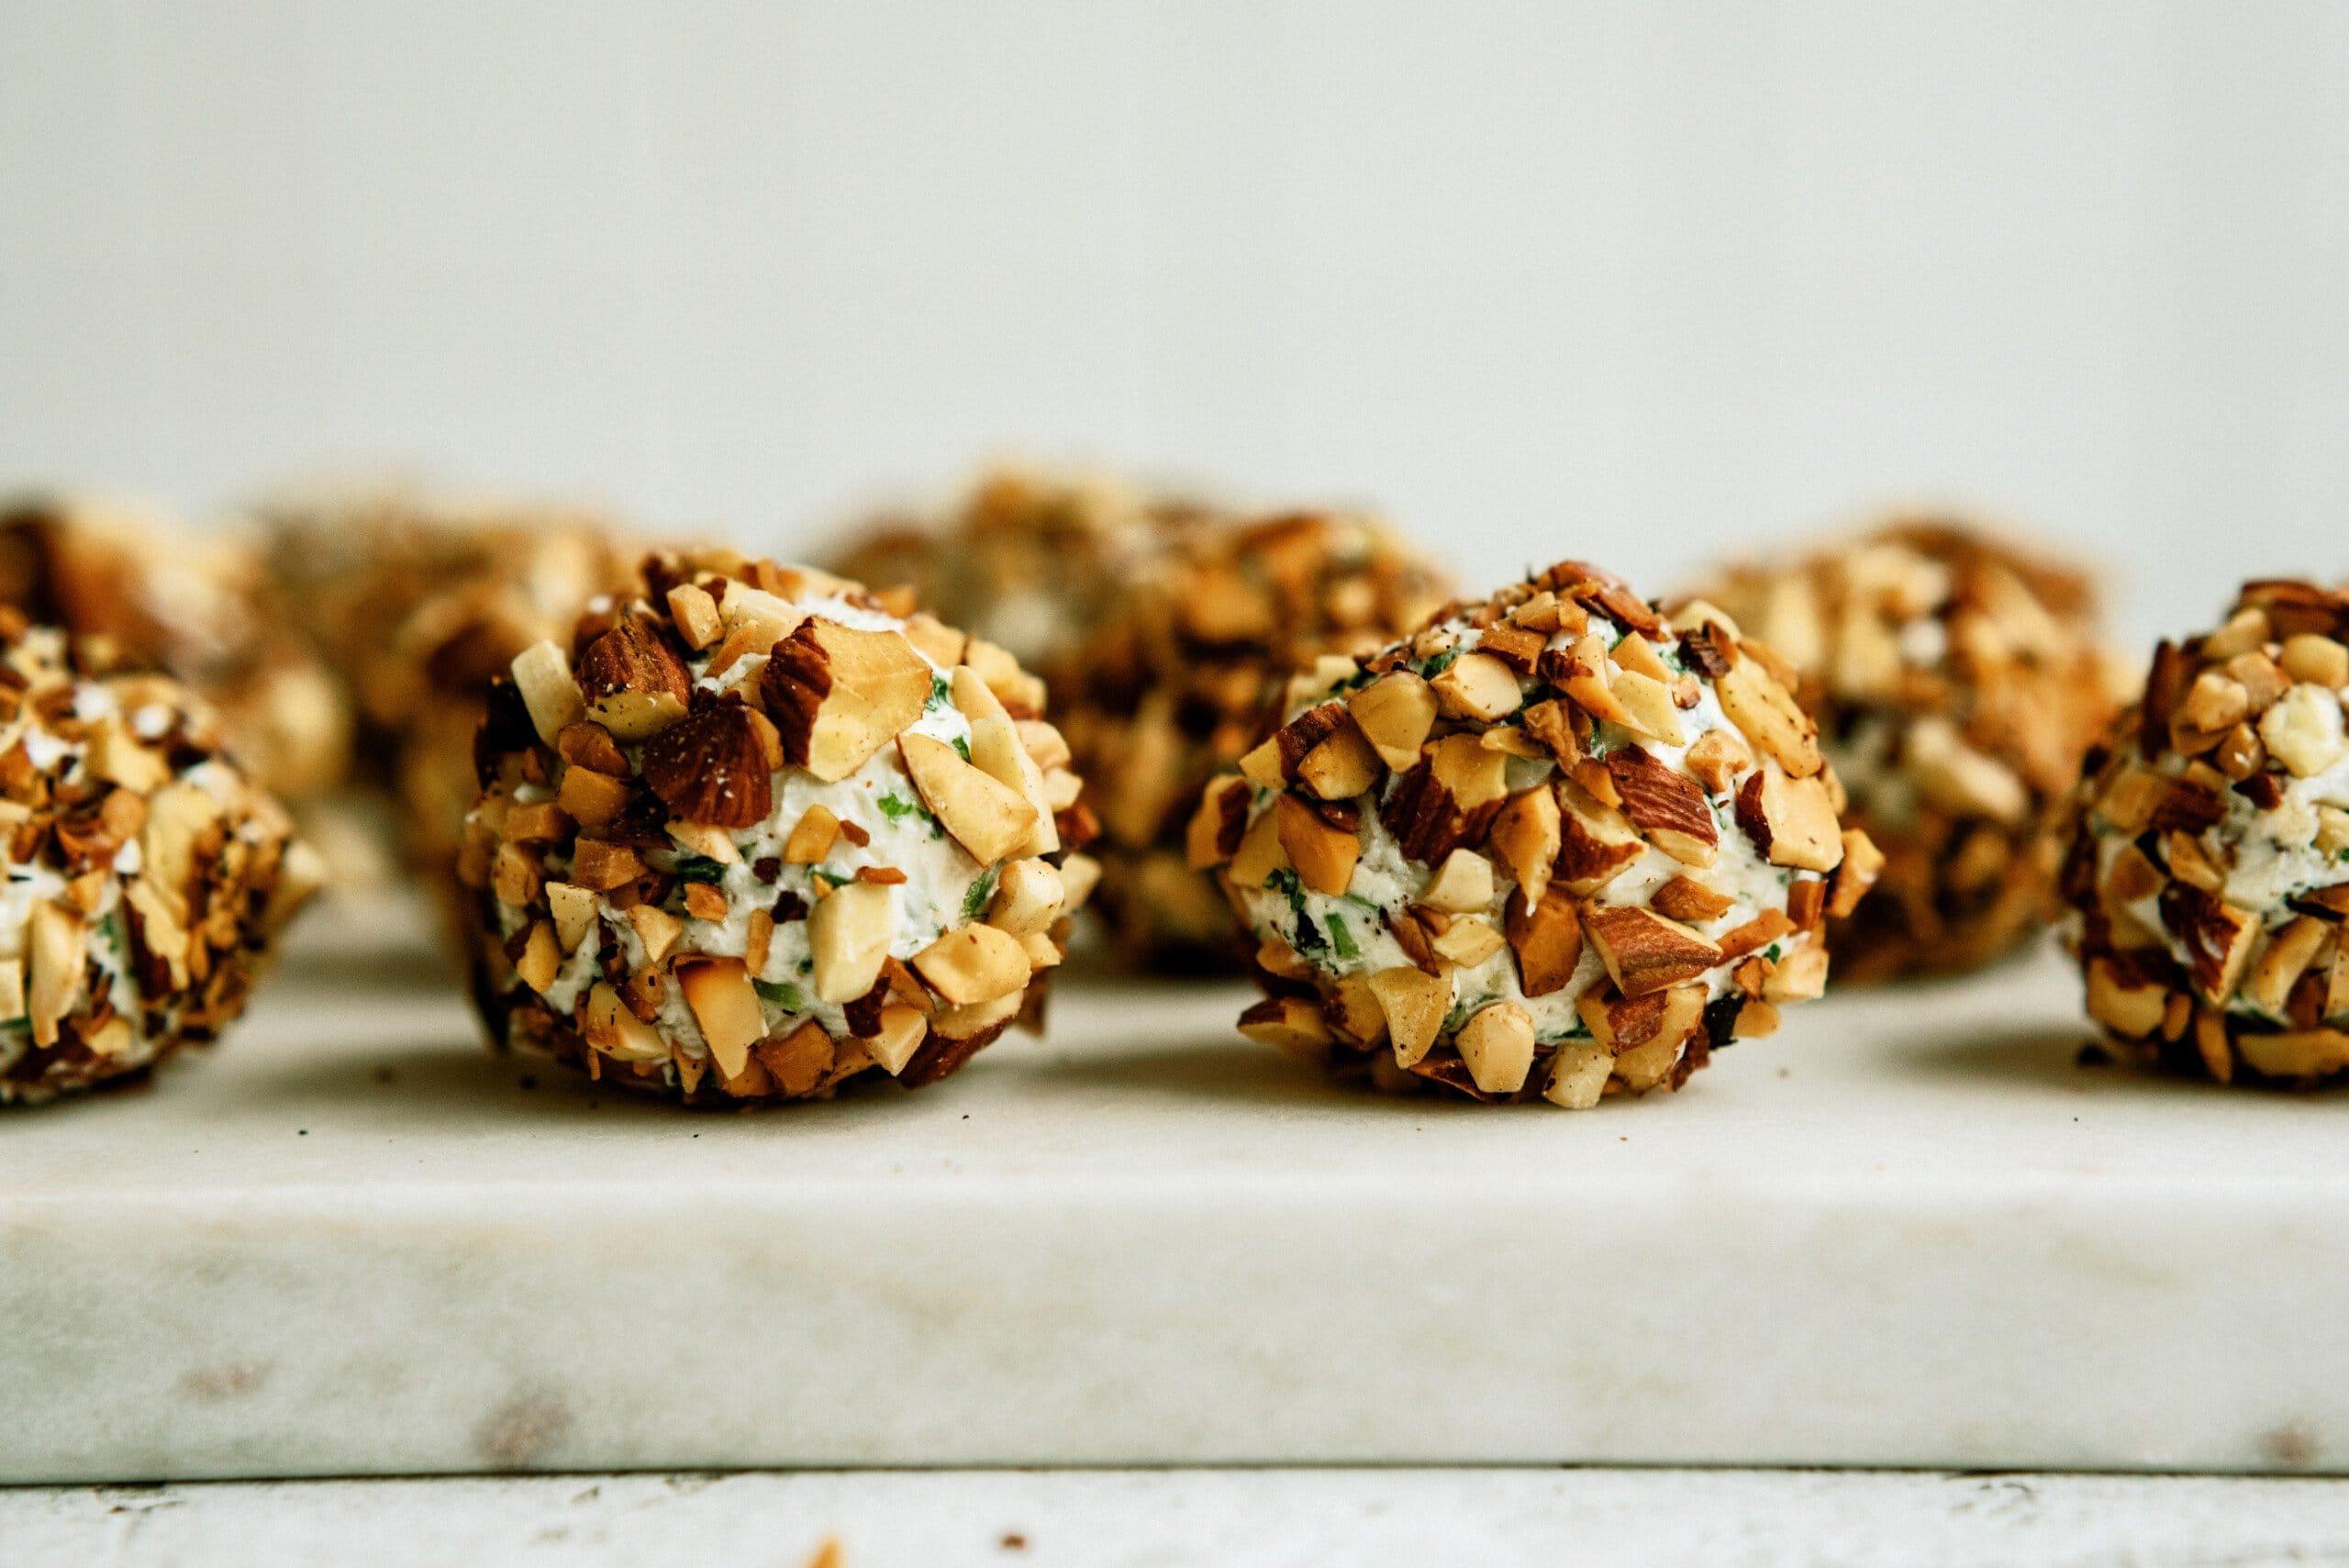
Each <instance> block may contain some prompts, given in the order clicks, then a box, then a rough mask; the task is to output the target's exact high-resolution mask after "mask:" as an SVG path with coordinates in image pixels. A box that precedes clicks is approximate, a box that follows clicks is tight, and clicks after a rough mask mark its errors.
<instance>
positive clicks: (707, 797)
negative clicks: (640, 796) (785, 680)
mask: <svg viewBox="0 0 2349 1568" xmlns="http://www.w3.org/2000/svg"><path fill="white" fill-rule="evenodd" d="M642 765H643V770H644V782H645V784H646V785H647V786H648V787H649V788H651V791H652V793H653V794H654V795H659V796H660V797H661V802H662V805H664V806H667V807H668V808H669V809H670V811H671V812H672V813H673V814H674V815H675V816H678V817H683V818H685V820H686V821H688V822H707V823H710V824H712V825H714V826H716V827H719V828H749V827H751V826H753V825H755V824H757V823H760V822H763V821H765V820H766V818H767V814H768V813H769V812H771V811H773V810H774V774H773V773H771V772H769V770H768V768H767V759H766V749H765V747H764V746H763V744H762V743H761V741H760V738H759V731H758V728H757V724H756V721H755V720H754V719H753V717H752V716H751V711H750V709H748V708H746V707H744V706H741V705H740V703H721V704H719V705H718V706H716V707H711V708H706V709H704V710H703V711H702V712H700V713H696V714H691V715H688V716H687V717H685V718H684V719H681V720H680V721H678V722H677V723H675V724H673V725H671V726H670V727H669V728H666V729H664V730H662V731H661V733H660V734H658V735H655V736H654V737H652V739H651V740H647V741H646V742H645V743H644V754H643V764H642Z"/></svg>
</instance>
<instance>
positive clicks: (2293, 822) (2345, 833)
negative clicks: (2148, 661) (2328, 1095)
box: [2063, 582, 2349, 1085]
mask: <svg viewBox="0 0 2349 1568" xmlns="http://www.w3.org/2000/svg"><path fill="white" fill-rule="evenodd" d="M2344 689H2349V595H2344V594H2343V593H2342V592H2341V591H2339V590H2335V589H2327V588H2321V587H2318V586H2316V585H2314V584H2309V583H2300V582H2265V583H2253V584H2248V585H2246V586H2245V587H2244V589H2243V594H2242V596H2241V598H2240V599H2238V600H2237V602H2236V604H2235V606H2234V610H2233V612H2232V614H2231V615H2230V616H2229V617H2228V618H2227V620H2226V623H2225V624H2224V625H2223V626H2221V627H2220V628H2219V629H2217V630H2216V631H2212V632H2210V633H2208V634H2206V635H2203V636H2199V637H2192V638H2188V639H2185V640H2184V641H2183V642H2179V643H2172V642H2164V643H2162V644H2161V645H2160V646H2159V647H2158V648H2157V649H2156V650H2155V651H2154V660H2153V665H2152V669H2151V672H2150V673H2149V675H2148V676H2147V679H2146V684H2145V694H2144V696H2143V700H2142V701H2141V702H2140V704H2139V705H2138V706H2136V707H2134V708H2132V709H2131V710H2130V711H2128V712H2127V713H2125V714H2123V715H2122V716H2121V717H2120V719H2118V720H2117V721H2116V722H2115V723H2114V724H2113V726H2112V727H2111V728H2110V732H2109V733H2108V735H2107V736H2106V738H2105V740H2104V741H2103V743H2102V744H2101V745H2100V746H2099V747H2098V748H2097V749H2096V750H2095V751H2093V752H2092V753H2091V754H2090V755H2089V758H2088V760H2087V771H2086V776H2085V779H2084V780H2083V782H2082V783H2081V784H2080V786H2079V789H2078V791H2077V793H2076V800H2075V801H2074V804H2073V812H2072V817H2071V822H2070V840H2069V847H2068V850H2067V852H2066V854H2065V861H2064V871H2063V894H2064V897H2065V902H2066V904H2067V905H2068V906H2069V911H2070V913H2069V915H2068V917H2067V926H2066V931H2065V937H2066V940H2067V941H2068V942H2069V943H2070V945H2071V946H2072V948H2073V950H2074V951H2075V952H2076V955H2077V957H2078V959H2079V962H2080V966H2081V971H2082V973H2083V975H2084V977H2085V979H2086V982H2087V1010H2088V1014H2089V1016H2090V1017H2091V1018H2094V1019H2095V1020H2096V1022H2097V1023H2098V1024H2099V1025H2100V1026H2102V1028H2103V1030H2104V1035H2105V1039H2106V1040H2107V1041H2108V1043H2109V1044H2110V1049H2111V1051H2113V1053H2114V1054H2115V1055H2117V1056H2119V1057H2121V1059H2122V1060H2124V1061H2127V1062H2132V1063H2137V1064H2142V1065H2149V1066H2150V1065H2159V1066H2165V1067H2170V1068H2176V1069H2179V1070H2183V1071H2188V1072H2194V1073H2207V1074H2209V1075H2210V1077H2212V1078H2215V1079H2217V1080H2218V1081H2219V1082H2221V1083H2233V1082H2254V1083H2283V1084H2303V1085H2304V1084H2314V1083H2317V1082H2320V1081H2322V1080H2325V1079H2329V1078H2334V1077H2337V1076H2338V1075H2339V1074H2340V1073H2342V1072H2343V1070H2344V1069H2349V944H2344V943H2343V940H2341V933H2342V922H2343V920H2344V919H2349V745H2344V742H2343V720H2342V696H2343V690H2344Z"/></svg>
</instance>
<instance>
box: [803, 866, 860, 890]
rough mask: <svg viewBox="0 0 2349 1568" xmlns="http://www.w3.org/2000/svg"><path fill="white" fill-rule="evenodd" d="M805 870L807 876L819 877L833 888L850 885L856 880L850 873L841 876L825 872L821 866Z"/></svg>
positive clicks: (832, 872)
mask: <svg viewBox="0 0 2349 1568" xmlns="http://www.w3.org/2000/svg"><path fill="white" fill-rule="evenodd" d="M807 869H808V874H809V875H811V876H815V877H819V878H821V879H822V880H823V881H824V882H826V883H827V884H830V885H831V886H833V887H846V886H847V885H848V884H850V883H852V882H854V881H855V880H856V877H855V876H854V875H853V874H849V875H842V874H841V873H839V872H836V871H826V870H825V869H824V868H823V867H822V866H810V867H808V868H807Z"/></svg>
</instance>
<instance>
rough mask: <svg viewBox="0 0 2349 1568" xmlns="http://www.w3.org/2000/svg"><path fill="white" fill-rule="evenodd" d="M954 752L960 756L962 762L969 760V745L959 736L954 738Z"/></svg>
mask: <svg viewBox="0 0 2349 1568" xmlns="http://www.w3.org/2000/svg"><path fill="white" fill-rule="evenodd" d="M954 750H955V751H956V752H957V753H959V754H960V755H961V757H962V759H963V761H964V762H969V761H970V760H971V743H970V742H969V741H968V740H964V739H963V737H961V736H960V735H957V736H956V737H954Z"/></svg>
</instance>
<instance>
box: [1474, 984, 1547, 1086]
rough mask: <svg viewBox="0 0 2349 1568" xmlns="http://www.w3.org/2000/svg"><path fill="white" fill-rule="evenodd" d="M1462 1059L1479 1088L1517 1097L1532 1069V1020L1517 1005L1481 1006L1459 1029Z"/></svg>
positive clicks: (1497, 1003)
mask: <svg viewBox="0 0 2349 1568" xmlns="http://www.w3.org/2000/svg"><path fill="white" fill-rule="evenodd" d="M1456 1043H1457V1045H1458V1047H1459V1050H1460V1060H1461V1061H1462V1062H1464V1063H1465V1064H1466V1066H1467V1068H1468V1076H1469V1077H1470V1078H1472V1079H1474V1080H1475V1084H1476V1087H1478V1088H1479V1089H1482V1090H1483V1091H1484V1092H1485V1093H1486V1094H1488V1095H1514V1094H1516V1093H1517V1092H1518V1091H1519V1090H1520V1089H1522V1088H1524V1087H1525V1079H1526V1075H1527V1074H1528V1073H1531V1071H1532V1070H1533V1019H1532V1018H1531V1015H1529V1014H1528V1013H1527V1012H1526V1010H1525V1009H1524V1008H1522V1007H1520V1006H1518V1005H1517V1004H1516V1003H1514V1002H1495V1003H1492V1004H1491V1005H1489V1006H1483V1007H1479V1008H1477V1009H1476V1011H1475V1013H1473V1014H1471V1015H1470V1016H1469V1018H1468V1021H1467V1022H1466V1023H1464V1024H1463V1025H1461V1026H1460V1036H1459V1039H1458V1040H1457V1042H1456Z"/></svg>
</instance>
